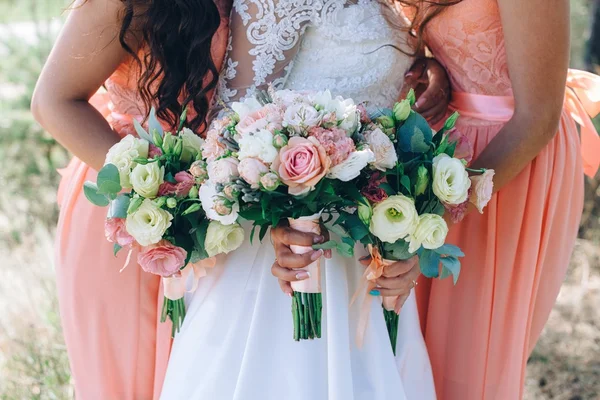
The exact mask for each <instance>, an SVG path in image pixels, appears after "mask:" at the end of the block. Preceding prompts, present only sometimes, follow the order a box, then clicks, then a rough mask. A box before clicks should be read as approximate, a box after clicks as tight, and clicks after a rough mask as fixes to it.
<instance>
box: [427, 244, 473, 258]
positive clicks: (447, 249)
mask: <svg viewBox="0 0 600 400" xmlns="http://www.w3.org/2000/svg"><path fill="white" fill-rule="evenodd" d="M434 251H435V252H436V253H438V254H440V255H443V256H451V257H464V256H465V253H463V251H462V250H461V249H460V248H459V247H458V246H454V245H453V244H445V245H443V246H441V247H438V248H437V249H435V250H434Z"/></svg>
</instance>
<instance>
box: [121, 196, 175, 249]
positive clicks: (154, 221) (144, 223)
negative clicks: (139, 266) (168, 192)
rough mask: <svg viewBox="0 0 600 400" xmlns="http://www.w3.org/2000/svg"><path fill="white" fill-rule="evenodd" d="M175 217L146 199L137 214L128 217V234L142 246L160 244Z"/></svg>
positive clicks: (126, 224) (136, 211)
mask: <svg viewBox="0 0 600 400" xmlns="http://www.w3.org/2000/svg"><path fill="white" fill-rule="evenodd" d="M172 220H173V216H172V215H171V213H169V212H168V211H165V210H163V209H162V208H159V207H158V206H157V205H156V204H154V202H153V201H152V200H150V199H144V201H143V202H142V204H141V205H140V206H139V207H138V209H137V210H135V212H133V213H131V214H129V215H127V220H126V222H125V226H126V227H127V232H129V234H130V235H131V236H133V238H134V239H135V240H136V241H137V242H138V243H139V244H141V245H142V246H150V245H151V244H156V243H158V242H160V240H161V239H162V237H163V235H164V234H165V232H166V231H167V229H168V228H169V227H170V226H171V221H172Z"/></svg>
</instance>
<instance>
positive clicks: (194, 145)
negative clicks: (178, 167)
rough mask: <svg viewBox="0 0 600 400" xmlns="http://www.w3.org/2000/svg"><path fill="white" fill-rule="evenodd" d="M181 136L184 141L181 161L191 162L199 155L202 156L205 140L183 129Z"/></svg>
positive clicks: (189, 130)
mask: <svg viewBox="0 0 600 400" xmlns="http://www.w3.org/2000/svg"><path fill="white" fill-rule="evenodd" d="M180 136H181V140H182V141H183V152H182V153H181V159H182V160H183V161H185V162H190V161H191V160H192V159H193V158H195V157H196V156H197V155H198V154H202V147H203V146H204V139H202V138H201V137H200V136H199V135H196V134H195V133H194V132H193V131H192V130H191V129H188V128H183V130H182V131H181V134H180Z"/></svg>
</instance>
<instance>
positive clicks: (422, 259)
mask: <svg viewBox="0 0 600 400" xmlns="http://www.w3.org/2000/svg"><path fill="white" fill-rule="evenodd" d="M419 264H420V267H421V273H422V274H423V275H425V276H426V277H427V278H437V277H438V276H439V274H440V255H439V254H437V253H436V252H435V251H431V250H422V251H421V252H420V254H419Z"/></svg>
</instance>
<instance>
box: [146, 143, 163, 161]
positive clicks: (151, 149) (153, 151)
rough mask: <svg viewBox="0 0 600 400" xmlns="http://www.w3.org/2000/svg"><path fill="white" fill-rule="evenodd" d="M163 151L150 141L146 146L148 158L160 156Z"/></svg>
mask: <svg viewBox="0 0 600 400" xmlns="http://www.w3.org/2000/svg"><path fill="white" fill-rule="evenodd" d="M162 154H163V152H162V150H161V149H160V148H159V147H156V146H155V145H153V144H152V143H150V145H149V146H148V158H156V157H160V156H162Z"/></svg>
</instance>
